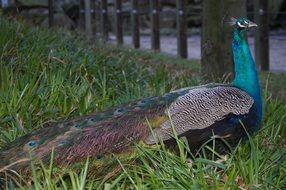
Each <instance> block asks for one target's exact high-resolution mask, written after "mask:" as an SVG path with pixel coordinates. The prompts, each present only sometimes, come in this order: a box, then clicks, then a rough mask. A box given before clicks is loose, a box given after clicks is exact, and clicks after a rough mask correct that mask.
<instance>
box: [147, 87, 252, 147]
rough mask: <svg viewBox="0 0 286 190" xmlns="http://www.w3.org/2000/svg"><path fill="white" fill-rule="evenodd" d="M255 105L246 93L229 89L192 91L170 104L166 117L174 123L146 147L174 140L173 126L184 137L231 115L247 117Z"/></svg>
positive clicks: (159, 130)
mask: <svg viewBox="0 0 286 190" xmlns="http://www.w3.org/2000/svg"><path fill="white" fill-rule="evenodd" d="M253 103H254V100H253V98H252V97H251V96H250V95H248V94H247V93H246V92H245V91H243V90H241V89H239V88H236V87H233V86H229V85H219V86H201V87H199V88H191V89H190V90H189V91H188V92H187V93H186V94H184V95H182V96H179V97H178V98H177V99H176V100H175V101H174V102H173V103H171V104H170V106H169V107H168V108H167V109H166V110H165V114H167V115H169V117H170V119H171V120H168V121H165V122H164V123H162V124H161V126H160V127H158V128H155V129H154V130H153V132H154V133H153V134H152V135H150V136H149V137H148V138H147V139H146V140H145V143H146V144H154V143H156V142H158V141H159V139H162V140H163V141H165V140H169V139H171V138H172V136H173V131H172V130H173V129H172V125H173V126H174V129H175V131H176V133H177V134H178V135H181V134H184V133H185V132H188V131H190V130H196V129H198V130H199V129H206V128H208V127H210V126H212V125H213V124H214V123H215V122H218V121H221V120H223V119H225V118H226V117H227V116H228V115H230V114H233V115H237V116H241V115H244V114H247V113H249V111H250V108H251V107H252V105H253Z"/></svg>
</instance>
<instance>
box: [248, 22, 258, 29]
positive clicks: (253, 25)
mask: <svg viewBox="0 0 286 190" xmlns="http://www.w3.org/2000/svg"><path fill="white" fill-rule="evenodd" d="M257 26H258V25H257V24H256V23H254V22H249V24H248V28H251V27H257Z"/></svg>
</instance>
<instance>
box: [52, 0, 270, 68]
mask: <svg viewBox="0 0 286 190" xmlns="http://www.w3.org/2000/svg"><path fill="white" fill-rule="evenodd" d="M130 1H131V4H132V7H131V10H130V14H131V23H132V24H131V25H132V26H131V30H132V43H133V47H134V48H140V25H139V16H140V12H139V10H138V0H130ZM91 2H92V4H91ZM98 2H99V1H96V0H93V1H91V0H81V1H80V17H81V19H82V20H84V24H85V25H84V27H85V32H86V35H87V37H92V27H91V26H92V21H91V13H93V15H95V16H94V17H95V18H96V19H98V17H100V23H101V24H100V27H101V28H100V32H101V36H102V39H103V40H105V41H107V40H108V28H109V26H108V5H107V0H100V7H99V6H98ZM254 2H255V3H254V5H255V10H254V14H255V15H254V16H255V22H256V23H257V24H258V25H259V26H260V27H259V29H258V31H257V32H256V33H255V61H256V63H257V64H258V65H259V67H260V68H261V70H269V39H268V38H269V35H268V33H269V26H268V25H269V24H268V23H269V21H268V20H269V18H268V10H267V6H268V5H267V0H254ZM114 6H115V12H114V14H115V23H114V24H115V36H116V41H117V44H118V45H122V44H123V27H122V25H123V20H122V0H114ZM176 7H177V10H176V23H177V24H176V25H177V29H176V30H177V51H178V52H177V54H178V56H180V57H182V58H187V54H188V46H187V45H188V44H187V22H186V16H187V14H186V10H185V7H186V0H176ZM53 8H54V0H49V26H50V27H52V26H53V20H54V19H53V13H54V10H53ZM149 15H150V17H151V48H152V49H153V50H154V51H160V27H159V25H160V23H159V0H150V9H149Z"/></svg>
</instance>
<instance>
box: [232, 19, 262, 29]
mask: <svg viewBox="0 0 286 190" xmlns="http://www.w3.org/2000/svg"><path fill="white" fill-rule="evenodd" d="M228 23H229V24H230V25H232V26H235V28H237V29H238V30H240V31H245V30H247V29H249V28H252V27H257V24H256V23H254V22H252V21H250V20H248V19H247V18H244V17H239V18H233V17H232V18H230V21H229V22H228Z"/></svg>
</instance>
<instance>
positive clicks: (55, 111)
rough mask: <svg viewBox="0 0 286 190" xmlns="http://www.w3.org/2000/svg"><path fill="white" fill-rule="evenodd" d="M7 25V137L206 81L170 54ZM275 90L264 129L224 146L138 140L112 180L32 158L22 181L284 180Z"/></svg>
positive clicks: (227, 184)
mask: <svg viewBox="0 0 286 190" xmlns="http://www.w3.org/2000/svg"><path fill="white" fill-rule="evenodd" d="M0 34H1V35H0V44H1V45H0V62H1V68H0V79H1V80H0V147H2V146H3V145H4V144H5V143H9V142H11V141H13V140H14V139H15V138H16V137H18V136H21V135H23V134H25V133H27V132H29V131H32V130H34V129H36V128H40V127H43V126H44V125H46V124H48V123H49V122H54V121H59V120H64V119H68V118H70V117H74V116H79V115H84V114H87V113H91V112H94V111H100V110H103V109H106V108H107V107H109V106H113V105H118V104H120V103H124V102H127V101H130V100H134V99H136V98H139V97H147V96H151V95H158V94H163V93H165V92H168V91H170V90H173V89H177V88H180V87H184V86H191V85H198V84H200V83H202V82H203V81H202V80H201V79H200V78H199V77H194V76H193V72H186V73H185V72H183V74H182V73H181V71H180V72H179V74H178V70H176V67H175V68H173V67H168V66H160V64H161V63H165V62H167V61H170V60H172V58H169V57H167V58H166V56H157V55H154V54H149V53H144V52H143V53H142V52H141V51H133V50H130V49H128V48H114V47H110V46H107V45H103V44H96V45H93V44H91V43H90V42H87V41H86V40H84V39H83V38H81V37H80V36H76V35H73V34H70V33H68V32H67V31H60V30H59V31H54V30H44V29H40V28H28V27H27V26H25V25H22V24H19V23H16V22H12V21H7V20H4V19H0ZM154 60H155V61H154ZM154 62H156V63H155V64H154ZM181 62H184V63H186V61H181ZM187 63H189V62H187ZM190 64H191V65H193V63H190ZM180 69H181V68H180ZM180 69H179V70H180ZM194 70H195V71H197V68H195V69H194ZM268 85H271V84H268ZM272 93H275V92H272ZM268 97H269V94H268V92H267V91H266V92H265V98H266V100H267V101H266V103H265V117H264V118H265V120H264V123H263V126H262V129H261V130H260V131H259V132H258V134H257V135H256V136H255V137H254V138H249V139H248V141H247V142H244V143H242V144H240V145H238V146H237V147H236V148H235V149H234V150H233V152H232V154H229V155H227V156H224V155H219V154H217V153H216V152H215V151H214V150H212V147H208V146H205V147H204V148H203V151H202V154H201V155H199V156H196V157H188V156H187V155H188V154H187V153H188V146H187V144H186V143H184V140H183V139H178V140H177V142H178V145H179V147H180V154H178V155H176V154H173V153H172V152H170V151H169V150H167V149H165V148H164V146H162V145H160V146H154V147H145V146H143V145H138V146H137V148H136V149H137V153H138V154H137V156H136V157H137V159H136V163H135V162H130V163H129V164H126V163H122V162H121V161H120V159H118V163H119V166H120V167H121V171H122V172H120V173H119V174H118V175H117V176H116V177H114V178H112V179H110V180H107V181H102V179H100V180H98V179H94V178H92V177H89V176H87V170H88V167H87V166H88V163H89V162H88V161H87V162H86V165H85V167H84V168H83V169H82V171H81V172H75V171H57V168H54V167H53V164H52V163H51V164H50V165H49V166H42V167H41V169H38V168H35V167H34V166H33V165H31V167H32V168H33V170H32V171H33V176H32V179H33V183H31V182H29V181H27V182H26V183H23V184H20V186H22V187H21V189H30V188H33V189H97V188H102V189H239V188H240V189H285V188H286V180H285V179H286V168H285V166H286V141H285V138H286V129H285V125H286V119H285V117H286V115H285V113H286V105H285V103H284V102H281V101H280V100H273V99H271V98H268ZM204 152H210V153H211V154H212V155H214V156H211V158H210V157H209V156H207V154H204ZM55 171H56V172H55ZM6 187H7V188H13V187H14V186H13V184H10V183H9V184H6Z"/></svg>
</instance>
